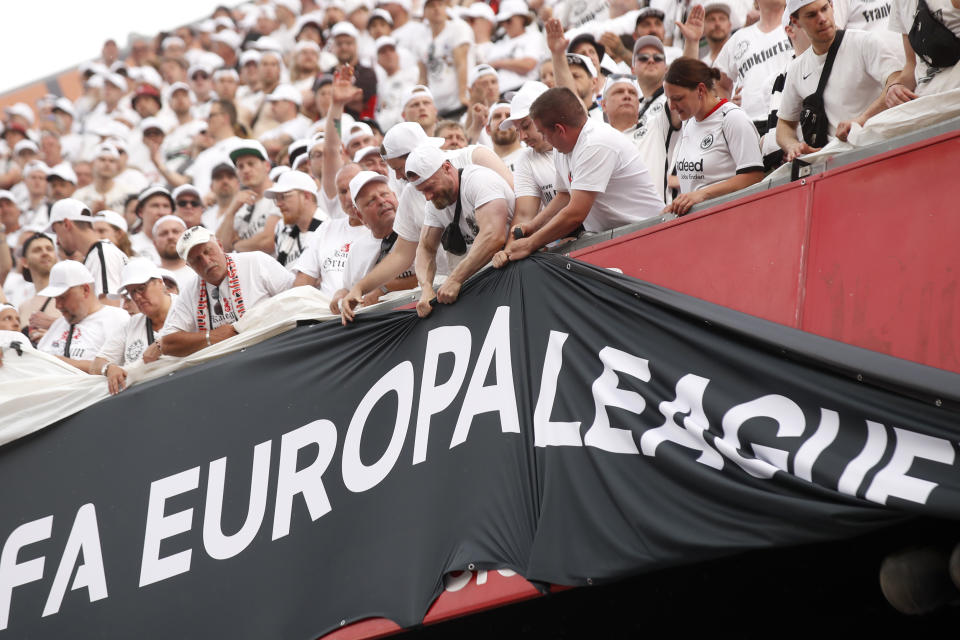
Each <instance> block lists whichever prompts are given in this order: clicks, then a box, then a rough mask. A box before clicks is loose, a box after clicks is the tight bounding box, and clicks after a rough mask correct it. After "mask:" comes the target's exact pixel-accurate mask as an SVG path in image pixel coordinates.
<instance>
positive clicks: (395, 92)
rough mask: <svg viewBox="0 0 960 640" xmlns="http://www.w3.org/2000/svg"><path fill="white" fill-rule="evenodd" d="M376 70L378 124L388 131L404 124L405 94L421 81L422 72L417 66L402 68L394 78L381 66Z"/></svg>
mask: <svg viewBox="0 0 960 640" xmlns="http://www.w3.org/2000/svg"><path fill="white" fill-rule="evenodd" d="M374 70H375V71H376V72H377V123H378V124H379V125H380V126H381V127H382V128H383V130H384V131H386V130H387V129H389V128H390V127H392V126H393V125H395V124H397V123H400V122H403V115H401V113H402V111H403V104H402V102H403V94H404V93H406V92H407V90H409V89H410V87H412V86H413V85H415V84H417V83H418V82H419V81H420V80H419V78H420V71H419V70H418V69H417V67H416V65H414V66H412V67H401V68H400V69H397V72H396V73H395V74H393V75H392V76H388V75H387V72H386V71H384V70H383V67H381V66H380V65H377V66H376V67H375V68H374Z"/></svg>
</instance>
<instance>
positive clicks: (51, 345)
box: [37, 305, 130, 360]
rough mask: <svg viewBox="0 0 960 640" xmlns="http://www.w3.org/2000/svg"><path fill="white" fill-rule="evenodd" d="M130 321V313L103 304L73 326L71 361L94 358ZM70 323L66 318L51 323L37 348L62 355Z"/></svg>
mask: <svg viewBox="0 0 960 640" xmlns="http://www.w3.org/2000/svg"><path fill="white" fill-rule="evenodd" d="M129 320H130V314H128V313H127V312H126V311H124V310H123V309H120V308H119V307H111V306H110V305H103V306H102V307H101V308H100V309H99V310H98V311H95V312H93V313H91V314H90V315H88V316H87V317H86V318H84V319H83V321H82V322H79V323H78V324H76V325H74V327H73V340H71V341H70V355H69V356H68V357H70V358H73V359H74V360H93V359H94V357H96V355H97V353H99V352H100V348H101V347H102V346H103V345H104V343H105V342H106V341H107V339H108V338H109V337H110V336H112V335H115V334H118V333H122V332H123V328H124V326H125V325H126V324H127V322H128V321H129ZM69 331H70V324H69V323H68V322H67V320H66V318H64V317H62V316H61V317H59V318H57V319H56V320H54V321H53V324H51V325H50V329H48V330H47V333H46V334H45V335H44V336H43V338H41V339H40V342H39V343H38V344H37V349H38V350H40V351H43V352H44V353H49V354H50V355H54V356H62V355H66V354H64V350H65V349H66V346H67V334H68V333H69Z"/></svg>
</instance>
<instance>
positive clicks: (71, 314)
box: [37, 260, 130, 373]
mask: <svg viewBox="0 0 960 640" xmlns="http://www.w3.org/2000/svg"><path fill="white" fill-rule="evenodd" d="M39 295H41V296H46V297H48V298H54V299H55V301H56V306H57V310H58V311H59V312H60V313H61V314H62V315H61V317H59V318H57V319H56V320H54V321H53V324H51V325H50V329H48V330H47V333H46V334H45V335H44V336H43V338H42V339H41V340H40V342H39V343H38V344H37V349H38V350H39V351H43V352H44V353H49V354H50V355H53V356H56V357H58V358H60V359H61V360H63V361H64V362H66V363H67V364H70V365H73V366H75V367H76V368H78V369H80V370H81V371H84V372H86V373H89V372H90V365H91V364H92V363H93V359H94V357H95V356H96V355H97V352H98V351H99V350H100V348H101V347H102V346H103V344H104V343H105V342H106V341H107V338H109V337H110V336H111V335H114V334H116V333H119V332H121V331H123V327H124V326H125V325H126V323H127V321H128V320H129V318H130V316H129V314H127V312H126V311H124V310H123V309H120V308H118V307H112V306H109V305H104V304H102V303H101V302H100V300H99V298H98V297H97V293H96V290H95V289H94V278H93V276H92V275H90V272H89V271H87V268H86V267H84V266H83V265H82V264H80V263H79V262H76V261H75V260H64V261H63V262H58V263H57V264H55V265H53V268H52V269H51V270H50V283H49V284H48V285H47V287H46V288H45V289H43V290H42V291H40V292H39Z"/></svg>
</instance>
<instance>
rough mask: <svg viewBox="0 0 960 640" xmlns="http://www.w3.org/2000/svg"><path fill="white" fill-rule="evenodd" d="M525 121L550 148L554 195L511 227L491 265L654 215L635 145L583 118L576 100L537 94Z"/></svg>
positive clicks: (657, 203)
mask: <svg viewBox="0 0 960 640" xmlns="http://www.w3.org/2000/svg"><path fill="white" fill-rule="evenodd" d="M530 117H531V118H533V121H534V124H536V127H537V129H538V130H539V131H540V133H542V134H543V136H544V138H546V139H547V140H548V141H549V142H550V143H551V144H552V145H553V149H554V152H553V153H554V163H555V165H556V169H557V174H556V185H557V196H556V197H555V198H554V199H553V201H552V202H551V203H550V205H549V206H547V207H546V208H544V209H543V211H541V212H540V213H539V214H537V216H536V218H534V219H533V220H532V221H530V222H528V223H524V224H520V225H517V227H516V228H515V229H518V230H519V231H514V232H512V233H518V234H521V235H522V236H523V237H522V238H520V239H515V238H513V235H512V234H511V238H510V240H508V244H507V246H506V248H505V250H504V251H501V252H500V253H498V254H497V256H496V258H495V259H494V265H495V266H498V267H499V266H503V265H504V264H506V263H507V262H508V261H510V260H520V259H522V258H525V257H527V256H528V255H530V254H531V253H533V252H534V251H536V250H537V249H539V248H540V247H542V246H544V245H546V244H548V243H550V242H553V241H554V240H558V239H560V238H565V237H568V236H569V235H570V234H574V233H577V231H578V229H579V228H580V227H581V226H582V228H583V229H584V230H585V231H606V230H608V229H613V228H615V227H619V226H622V225H626V224H631V223H633V222H639V221H641V220H646V219H648V218H653V217H656V216H658V215H660V212H661V210H662V209H663V200H662V199H661V198H660V197H659V196H658V195H657V190H656V187H654V185H653V180H651V178H650V172H649V171H647V168H646V167H645V166H644V164H643V160H642V159H641V158H640V153H639V152H638V151H637V149H636V147H634V146H633V144H632V143H631V142H630V141H629V140H628V139H627V138H626V137H625V136H624V135H623V134H622V133H620V132H619V131H617V130H616V129H614V128H613V127H611V126H610V125H608V124H606V123H603V122H597V121H595V120H593V119H589V118H587V116H586V114H585V113H584V112H583V109H582V106H581V104H580V101H579V99H578V98H577V96H575V95H574V94H573V92H572V91H570V90H569V89H566V88H563V87H558V88H555V89H549V90H547V91H545V92H543V93H542V94H541V95H540V97H538V98H537V99H536V100H535V101H534V103H533V104H532V105H531V106H530Z"/></svg>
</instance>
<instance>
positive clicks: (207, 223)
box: [200, 154, 240, 233]
mask: <svg viewBox="0 0 960 640" xmlns="http://www.w3.org/2000/svg"><path fill="white" fill-rule="evenodd" d="M210 183H211V187H210V192H211V193H212V194H213V197H214V201H213V204H212V205H210V206H209V207H208V208H207V209H206V211H204V212H203V215H202V216H201V218H200V219H201V220H202V221H203V224H202V225H201V226H204V227H206V228H207V229H210V231H213V232H214V233H216V232H217V229H219V228H220V223H221V222H223V219H224V217H226V212H227V207H229V206H230V203H231V202H233V198H234V196H236V195H237V191H239V190H240V181H239V180H238V179H237V168H236V167H235V166H233V163H232V162H230V158H229V156H227V155H226V154H224V155H223V157H222V158H221V159H220V162H218V163H217V164H216V165H214V167H213V170H212V171H211V172H210Z"/></svg>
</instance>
